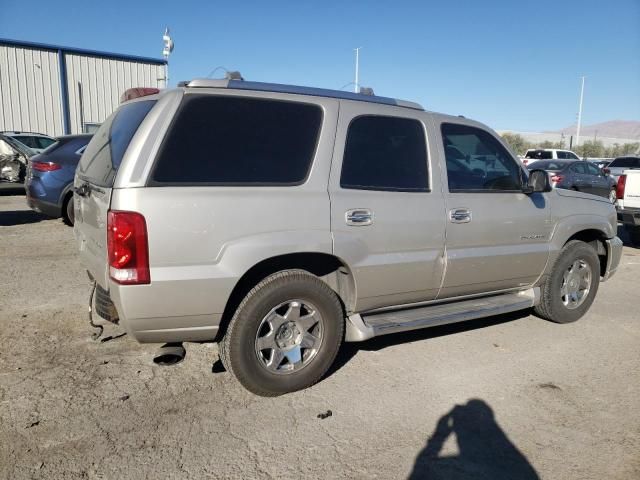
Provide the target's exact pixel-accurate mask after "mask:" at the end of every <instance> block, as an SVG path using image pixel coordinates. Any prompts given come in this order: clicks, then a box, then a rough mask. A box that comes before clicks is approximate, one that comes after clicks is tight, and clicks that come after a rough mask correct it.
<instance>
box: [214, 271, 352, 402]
mask: <svg viewBox="0 0 640 480" xmlns="http://www.w3.org/2000/svg"><path fill="white" fill-rule="evenodd" d="M343 331H344V314H343V310H342V306H341V304H340V301H339V300H338V297H337V295H336V294H335V292H334V291H333V290H331V288H329V286H328V285H327V284H326V283H324V282H323V281H322V280H320V279H319V278H318V277H316V276H314V275H311V274H310V273H308V272H306V271H303V270H286V271H283V272H278V273H275V274H273V275H270V276H268V277H267V278H265V279H264V280H263V281H261V282H260V283H259V284H258V285H256V286H255V287H254V288H253V289H252V290H251V291H250V292H249V293H248V294H247V296H246V297H245V298H244V300H243V301H242V302H241V303H240V306H239V307H238V309H237V310H236V312H235V314H234V316H233V318H232V319H231V322H230V323H229V326H228V328H227V332H226V334H225V336H224V338H223V339H222V341H221V342H220V344H219V349H220V360H221V361H222V363H223V365H224V367H225V368H226V369H227V371H229V372H231V373H232V374H233V375H234V376H235V377H236V378H237V379H238V381H239V382H240V383H241V384H242V386H244V387H245V388H246V389H247V390H249V391H250V392H253V393H255V394H256V395H261V396H267V397H271V396H277V395H282V394H284V393H289V392H293V391H296V390H301V389H304V388H307V387H310V386H311V385H313V384H315V383H316V382H318V381H319V380H320V379H321V378H322V376H323V375H324V374H325V373H326V372H327V370H328V369H329V367H330V366H331V364H332V363H333V361H334V360H335V357H336V355H337V353H338V350H339V348H340V344H341V343H342V339H343Z"/></svg>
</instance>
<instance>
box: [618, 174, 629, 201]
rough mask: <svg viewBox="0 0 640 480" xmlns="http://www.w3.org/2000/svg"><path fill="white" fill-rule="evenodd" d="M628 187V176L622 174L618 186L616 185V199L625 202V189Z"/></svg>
mask: <svg viewBox="0 0 640 480" xmlns="http://www.w3.org/2000/svg"><path fill="white" fill-rule="evenodd" d="M626 185H627V176H626V175H624V174H622V175H620V176H619V177H618V185H616V198H617V199H618V200H624V187H625V186H626Z"/></svg>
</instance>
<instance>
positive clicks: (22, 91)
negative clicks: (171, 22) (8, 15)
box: [0, 39, 166, 136]
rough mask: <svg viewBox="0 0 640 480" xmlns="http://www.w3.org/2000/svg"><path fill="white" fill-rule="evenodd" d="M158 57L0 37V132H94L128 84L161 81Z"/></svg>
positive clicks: (157, 84) (159, 84) (159, 83)
mask: <svg viewBox="0 0 640 480" xmlns="http://www.w3.org/2000/svg"><path fill="white" fill-rule="evenodd" d="M165 67H166V61H165V60H162V59H155V58H146V57H137V56H133V55H121V54H117V53H107V52H97V51H93V50H84V49H81V48H69V47H61V46H57V45H48V44H42V43H33V42H23V41H16V40H7V39H0V131H3V130H18V131H28V132H39V133H46V134H48V135H51V136H58V135H63V134H69V133H82V132H92V131H94V130H95V129H96V128H97V126H98V125H100V123H102V122H103V121H104V120H105V118H107V116H109V115H110V114H111V112H113V110H115V108H116V107H117V106H118V104H119V102H120V95H121V94H122V93H123V92H124V91H125V90H126V89H128V88H132V87H156V88H162V87H164V86H165V76H166V68H165Z"/></svg>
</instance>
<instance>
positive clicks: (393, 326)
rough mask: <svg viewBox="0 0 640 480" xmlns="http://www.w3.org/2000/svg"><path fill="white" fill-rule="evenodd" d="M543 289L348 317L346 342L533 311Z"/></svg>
mask: <svg viewBox="0 0 640 480" xmlns="http://www.w3.org/2000/svg"><path fill="white" fill-rule="evenodd" d="M539 297H540V288H539V287H535V288H530V289H529V290H524V291H522V292H517V293H503V294H499V295H492V296H488V297H480V298H472V299H469V300H457V301H453V302H449V303H438V304H435V305H428V306H423V307H415V308H407V309H403V310H393V311H387V312H381V313H372V314H367V313H362V314H355V315H351V316H349V317H348V318H347V329H346V333H345V341H347V342H361V341H363V340H367V339H369V338H372V337H377V336H379V335H386V334H388V333H397V332H406V331H409V330H417V329H420V328H428V327H435V326H438V325H446V324H449V323H457V322H464V321H466V320H473V319H476V318H484V317H491V316H493V315H500V314H503V313H509V312H516V311H518V310H524V309H527V308H531V307H533V306H534V305H536V304H537V303H538V299H539Z"/></svg>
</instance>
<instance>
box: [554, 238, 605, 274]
mask: <svg viewBox="0 0 640 480" xmlns="http://www.w3.org/2000/svg"><path fill="white" fill-rule="evenodd" d="M607 238H608V237H607V234H606V233H605V232H603V231H602V230H599V229H597V228H587V229H584V230H580V231H578V232H576V233H574V234H573V235H571V236H570V237H569V238H568V239H567V240H566V241H565V242H564V244H563V245H562V246H563V247H564V245H566V244H567V243H569V242H571V241H572V240H579V241H581V242H584V243H586V244H588V245H590V246H591V247H593V249H594V250H595V251H596V253H597V254H598V259H599V260H600V276H601V277H602V276H604V274H605V273H606V270H607V255H608V251H607V246H606V240H607Z"/></svg>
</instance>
